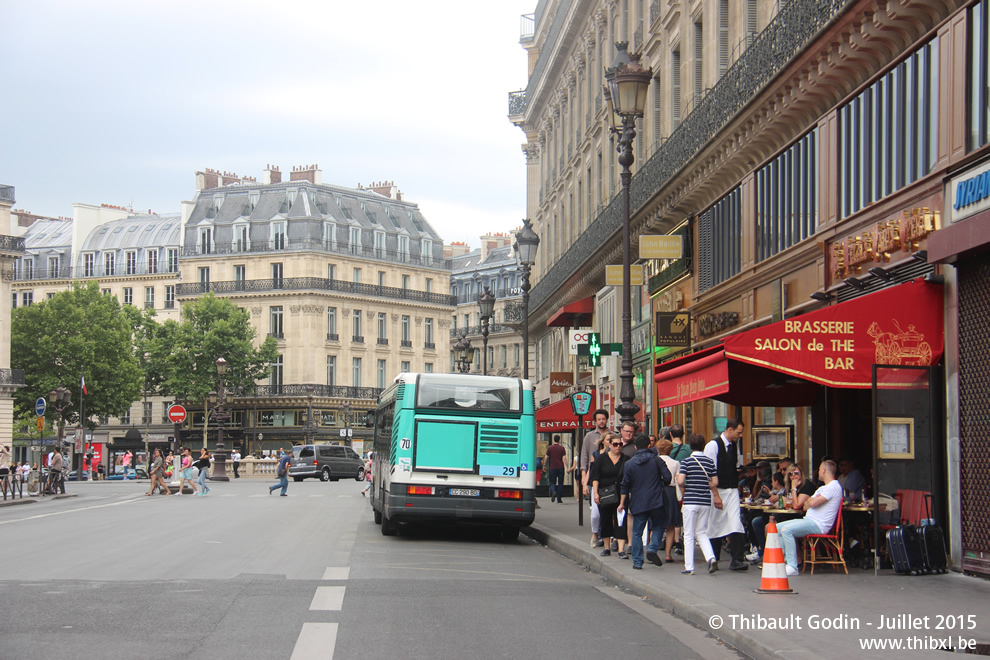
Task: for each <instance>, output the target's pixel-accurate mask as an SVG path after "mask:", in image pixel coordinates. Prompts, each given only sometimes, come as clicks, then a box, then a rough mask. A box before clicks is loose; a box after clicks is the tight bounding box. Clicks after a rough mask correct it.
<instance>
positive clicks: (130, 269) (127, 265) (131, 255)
mask: <svg viewBox="0 0 990 660" xmlns="http://www.w3.org/2000/svg"><path fill="white" fill-rule="evenodd" d="M124 273H125V274H126V275H137V250H128V251H127V252H125V253H124Z"/></svg>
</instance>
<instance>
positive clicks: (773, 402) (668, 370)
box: [653, 345, 820, 408]
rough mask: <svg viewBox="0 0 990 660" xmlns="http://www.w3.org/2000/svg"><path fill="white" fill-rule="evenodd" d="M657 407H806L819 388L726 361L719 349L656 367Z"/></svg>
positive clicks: (701, 352) (739, 363) (795, 379)
mask: <svg viewBox="0 0 990 660" xmlns="http://www.w3.org/2000/svg"><path fill="white" fill-rule="evenodd" d="M653 379H654V380H655V381H656V382H657V407H658V408H662V407H667V406H676V405H680V404H682V403H690V402H691V401H697V400H698V399H715V400H716V401H725V402H726V403H731V404H733V405H736V406H810V405H811V404H813V403H814V402H815V399H816V398H817V396H818V390H819V389H820V386H819V385H816V384H814V383H811V382H808V381H806V380H802V379H800V378H795V377H793V376H785V375H784V374H781V373H779V372H776V371H773V370H770V369H765V368H762V367H756V366H752V365H749V364H746V363H744V362H737V361H735V360H731V359H729V358H728V357H727V356H726V354H725V350H724V347H723V346H721V345H719V346H715V347H712V348H706V349H704V350H701V351H698V352H697V353H692V354H691V355H688V356H685V357H683V358H679V359H677V360H671V361H670V362H664V363H662V364H658V365H657V366H656V369H655V375H654V377H653Z"/></svg>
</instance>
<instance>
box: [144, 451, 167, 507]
mask: <svg viewBox="0 0 990 660" xmlns="http://www.w3.org/2000/svg"><path fill="white" fill-rule="evenodd" d="M151 456H152V458H151V475H150V476H151V488H149V489H148V492H147V493H145V495H147V496H149V497H150V496H152V495H154V494H155V491H156V490H158V488H159V487H160V488H162V489H163V490H164V491H165V492H164V493H163V494H164V495H168V484H166V483H165V470H163V469H162V452H161V450H159V449H156V450H155V451H154V452H153V453H152V455H151Z"/></svg>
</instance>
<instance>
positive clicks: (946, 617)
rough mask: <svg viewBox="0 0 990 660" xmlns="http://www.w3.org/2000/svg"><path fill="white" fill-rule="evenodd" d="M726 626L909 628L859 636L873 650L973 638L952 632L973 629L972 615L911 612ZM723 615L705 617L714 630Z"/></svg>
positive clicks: (948, 645)
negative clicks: (895, 633) (866, 618)
mask: <svg viewBox="0 0 990 660" xmlns="http://www.w3.org/2000/svg"><path fill="white" fill-rule="evenodd" d="M728 619H729V622H728V623H729V625H730V626H731V627H732V629H733V630H870V629H872V630H876V631H895V630H896V631H912V633H911V634H907V635H904V636H897V637H893V636H891V637H861V638H859V645H860V648H861V649H864V650H865V649H873V650H884V649H887V650H891V651H898V650H907V651H927V650H945V651H949V650H956V649H959V650H966V649H975V648H976V640H975V639H970V638H968V637H966V636H965V635H958V634H955V632H961V631H966V630H973V629H975V628H976V616H975V615H973V614H955V615H951V614H936V615H933V616H914V615H912V614H894V615H881V616H880V617H878V618H877V619H876V620H871V621H863V620H862V619H860V618H859V617H855V616H849V615H848V614H840V615H838V616H822V615H819V614H811V615H808V616H803V615H798V614H790V615H787V616H781V617H772V616H763V615H762V614H732V615H729V617H728ZM724 623H725V622H724V621H723V619H722V617H720V616H718V615H715V616H713V617H711V618H710V619H709V620H708V624H709V625H710V626H711V628H712V629H713V630H718V629H719V628H721V627H722V626H723V625H724Z"/></svg>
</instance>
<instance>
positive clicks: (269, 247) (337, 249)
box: [182, 238, 450, 270]
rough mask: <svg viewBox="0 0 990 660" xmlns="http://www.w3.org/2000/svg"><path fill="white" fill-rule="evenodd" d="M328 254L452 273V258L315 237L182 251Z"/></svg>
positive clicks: (197, 254)
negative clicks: (307, 252) (305, 252)
mask: <svg viewBox="0 0 990 660" xmlns="http://www.w3.org/2000/svg"><path fill="white" fill-rule="evenodd" d="M303 251H309V252H328V253H331V254H343V255H352V256H355V257H361V258H363V259H375V260H378V261H387V262H390V263H399V264H409V265H412V266H423V267H426V268H436V269H439V270H450V259H443V258H439V257H435V256H433V255H423V254H416V253H413V252H406V251H400V250H385V249H383V248H376V247H374V246H369V245H361V244H358V243H349V242H347V241H322V240H319V239H314V238H287V239H285V240H279V241H252V242H251V244H250V245H246V244H237V243H232V244H230V245H207V246H204V245H194V246H188V247H185V248H183V250H182V256H184V257H202V256H210V257H212V256H216V255H221V256H223V255H229V254H257V253H260V252H303Z"/></svg>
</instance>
